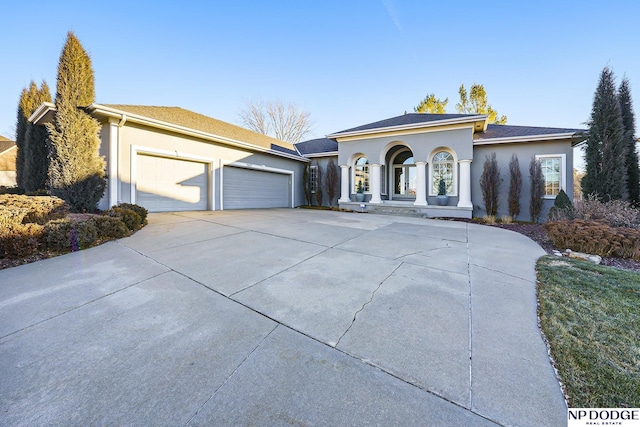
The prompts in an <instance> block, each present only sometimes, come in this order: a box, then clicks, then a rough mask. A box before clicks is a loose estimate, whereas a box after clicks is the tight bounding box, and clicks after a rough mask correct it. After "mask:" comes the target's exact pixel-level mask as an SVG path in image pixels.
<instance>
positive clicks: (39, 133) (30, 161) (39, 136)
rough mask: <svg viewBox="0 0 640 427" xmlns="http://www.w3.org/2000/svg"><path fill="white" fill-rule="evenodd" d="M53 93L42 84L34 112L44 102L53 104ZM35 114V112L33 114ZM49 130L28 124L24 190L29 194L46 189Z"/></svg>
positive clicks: (36, 95)
mask: <svg viewBox="0 0 640 427" xmlns="http://www.w3.org/2000/svg"><path fill="white" fill-rule="evenodd" d="M51 101H52V99H51V92H50V91H49V86H48V85H47V83H46V82H44V81H43V82H42V84H41V85H40V88H39V89H37V91H36V93H35V97H34V104H33V105H34V111H35V109H37V108H38V107H39V106H40V105H41V104H42V103H43V102H51ZM32 114H33V112H32ZM47 139H48V134H47V129H46V128H45V127H44V126H41V125H35V124H33V123H28V125H27V133H26V141H25V165H24V167H25V168H24V169H25V176H24V189H25V191H27V192H33V191H37V190H43V189H45V188H46V182H47V175H48V172H49V147H48V145H47V144H48V143H47Z"/></svg>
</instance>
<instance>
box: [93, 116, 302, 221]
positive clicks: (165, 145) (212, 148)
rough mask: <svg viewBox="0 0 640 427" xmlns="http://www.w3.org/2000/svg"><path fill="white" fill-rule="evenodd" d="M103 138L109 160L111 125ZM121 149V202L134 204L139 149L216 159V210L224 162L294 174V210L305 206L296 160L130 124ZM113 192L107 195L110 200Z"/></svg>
mask: <svg viewBox="0 0 640 427" xmlns="http://www.w3.org/2000/svg"><path fill="white" fill-rule="evenodd" d="M102 125H103V127H102V130H101V132H100V137H101V139H102V146H101V149H100V152H101V154H102V155H105V156H107V157H108V140H109V124H108V123H103V124H102ZM119 133H120V135H119V146H118V176H119V183H120V184H119V189H118V199H119V200H118V202H119V203H120V202H130V201H131V197H130V194H131V158H130V157H131V146H132V145H135V146H138V147H143V148H150V149H156V150H164V151H170V152H176V151H178V152H179V153H180V154H179V155H180V156H198V157H204V158H207V159H213V160H214V162H213V164H214V168H213V173H214V198H213V208H214V209H216V210H217V209H220V162H221V161H224V162H225V163H227V162H229V163H231V162H244V163H250V164H253V165H258V166H262V165H264V166H267V167H269V168H276V169H284V170H288V171H293V178H294V191H293V197H294V206H300V205H302V204H304V191H303V187H302V185H301V183H302V175H303V171H304V165H305V162H303V161H298V160H293V159H289V158H285V157H281V156H277V155H271V154H268V153H262V152H251V151H249V150H245V149H241V148H236V147H231V146H228V145H223V144H218V143H215V142H211V141H206V140H201V139H197V138H193V137H189V136H186V135H180V134H176V133H172V132H167V131H163V130H160V129H156V128H150V127H146V126H141V125H137V124H133V123H127V124H125V126H123V127H122V128H120V129H119ZM108 191H109V190H108V189H107V192H106V193H105V198H106V197H107V196H108V194H109V192H108Z"/></svg>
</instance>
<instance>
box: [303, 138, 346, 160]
mask: <svg viewBox="0 0 640 427" xmlns="http://www.w3.org/2000/svg"><path fill="white" fill-rule="evenodd" d="M296 148H297V149H298V151H299V152H300V154H302V155H303V156H306V155H309V154H319V153H331V152H333V151H338V143H337V142H336V141H334V140H333V139H329V138H318V139H310V140H308V141H302V142H298V143H297V144H296Z"/></svg>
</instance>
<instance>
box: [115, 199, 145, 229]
mask: <svg viewBox="0 0 640 427" xmlns="http://www.w3.org/2000/svg"><path fill="white" fill-rule="evenodd" d="M118 207H120V208H124V209H131V210H132V211H134V212H135V213H137V214H138V215H140V219H142V224H143V225H146V224H147V215H148V214H149V211H148V210H147V209H146V208H143V207H142V206H139V205H133V204H131V203H120V204H119V205H118Z"/></svg>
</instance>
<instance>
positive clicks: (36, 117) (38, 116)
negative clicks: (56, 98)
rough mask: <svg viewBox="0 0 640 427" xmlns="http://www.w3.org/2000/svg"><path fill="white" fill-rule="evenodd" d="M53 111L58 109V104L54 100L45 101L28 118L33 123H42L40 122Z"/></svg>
mask: <svg viewBox="0 0 640 427" xmlns="http://www.w3.org/2000/svg"><path fill="white" fill-rule="evenodd" d="M53 111H56V105H55V104H54V103H53V102H43V103H42V104H40V106H39V107H38V108H36V111H34V112H33V114H32V115H31V116H29V118H28V120H29V121H30V122H31V123H33V124H36V125H37V124H40V123H39V122H40V121H41V120H42V119H44V118H45V117H46V116H47V114H48V113H50V112H53Z"/></svg>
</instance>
